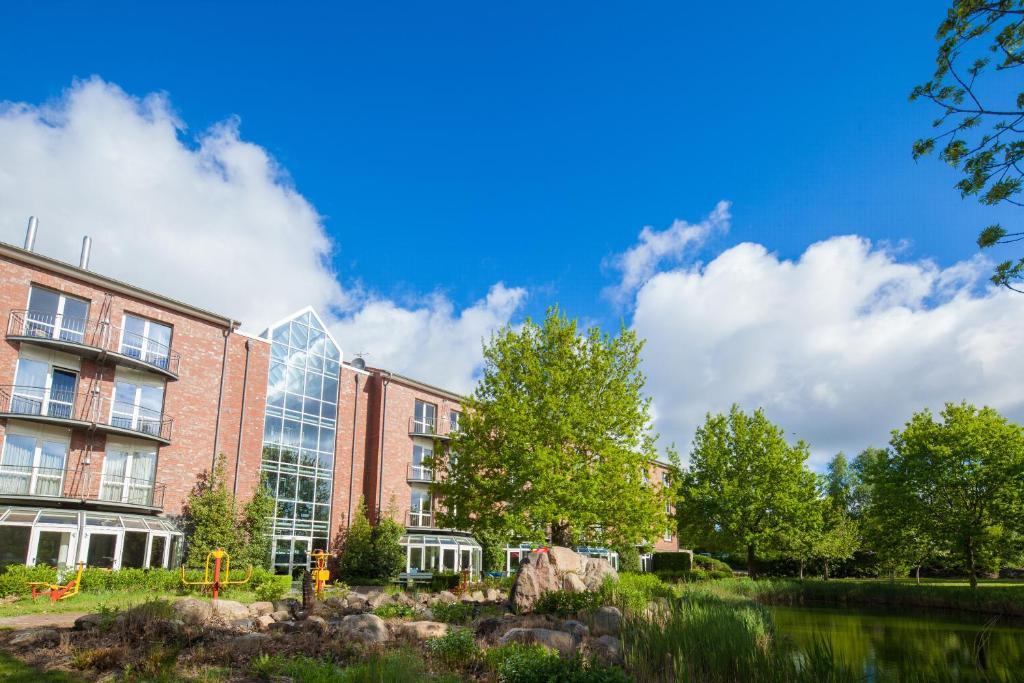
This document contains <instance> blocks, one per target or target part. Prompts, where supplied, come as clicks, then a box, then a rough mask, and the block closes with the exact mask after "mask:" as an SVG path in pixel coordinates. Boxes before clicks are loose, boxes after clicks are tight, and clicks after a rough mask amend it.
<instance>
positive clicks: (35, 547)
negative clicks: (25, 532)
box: [25, 523, 78, 569]
mask: <svg viewBox="0 0 1024 683" xmlns="http://www.w3.org/2000/svg"><path fill="white" fill-rule="evenodd" d="M51 532H52V533H59V534H68V556H67V559H66V561H65V563H64V565H62V566H60V567H57V569H67V568H69V567H74V566H75V562H74V557H75V553H76V552H77V550H78V527H77V526H71V525H68V524H64V525H57V524H38V523H37V524H33V525H32V534H31V535H30V536H29V541H28V561H27V562H26V563H25V564H27V565H28V566H29V567H34V566H36V564H37V562H38V560H39V535H40V534H41V533H51Z"/></svg>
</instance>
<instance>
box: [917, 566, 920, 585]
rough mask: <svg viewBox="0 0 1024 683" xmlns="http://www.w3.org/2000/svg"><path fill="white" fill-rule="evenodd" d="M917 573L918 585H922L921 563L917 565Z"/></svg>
mask: <svg viewBox="0 0 1024 683" xmlns="http://www.w3.org/2000/svg"><path fill="white" fill-rule="evenodd" d="M916 575H917V585H918V586H920V585H921V565H917V572H916Z"/></svg>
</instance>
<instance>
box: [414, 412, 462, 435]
mask: <svg viewBox="0 0 1024 683" xmlns="http://www.w3.org/2000/svg"><path fill="white" fill-rule="evenodd" d="M451 432H452V430H451V424H450V422H449V420H448V418H447V417H437V418H433V419H417V418H415V417H410V418H409V434H411V435H413V436H437V437H441V438H445V439H447V438H448V437H449V435H450V434H451Z"/></svg>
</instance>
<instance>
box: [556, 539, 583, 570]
mask: <svg viewBox="0 0 1024 683" xmlns="http://www.w3.org/2000/svg"><path fill="white" fill-rule="evenodd" d="M547 556H548V559H550V560H551V564H552V565H553V566H554V567H555V569H557V570H558V572H559V573H560V574H566V573H568V572H575V573H577V574H582V573H583V569H584V567H585V565H586V561H587V558H586V557H584V556H583V555H580V554H579V553H577V552H576V551H575V550H570V549H569V548H563V547H561V546H557V545H555V546H551V547H550V548H548V552H547Z"/></svg>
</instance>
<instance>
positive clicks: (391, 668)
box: [250, 649, 459, 683]
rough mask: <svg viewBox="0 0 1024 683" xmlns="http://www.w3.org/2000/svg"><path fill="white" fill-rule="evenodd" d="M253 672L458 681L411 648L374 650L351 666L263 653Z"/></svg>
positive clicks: (308, 679)
mask: <svg viewBox="0 0 1024 683" xmlns="http://www.w3.org/2000/svg"><path fill="white" fill-rule="evenodd" d="M250 672H251V673H252V674H253V675H254V676H256V677H258V678H259V679H261V680H266V681H269V680H271V679H273V678H276V677H279V676H284V677H287V678H290V679H292V680H294V681H302V682H303V683H404V682H405V681H409V682H413V683H416V682H426V683H456V682H457V681H458V680H459V678H458V677H457V676H452V675H448V674H434V673H431V672H430V670H429V668H428V667H427V664H426V662H424V661H423V658H422V657H420V656H419V655H418V654H417V653H416V652H414V651H412V650H408V649H401V650H397V651H393V652H387V653H375V654H372V655H370V656H369V657H368V658H367V660H366V661H364V662H360V663H358V664H352V665H350V666H342V665H339V664H336V663H334V662H332V661H330V660H323V659H314V658H312V657H307V656H305V655H299V656H297V657H283V656H281V655H262V656H260V657H258V658H257V659H255V660H253V663H252V665H251V667H250Z"/></svg>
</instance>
